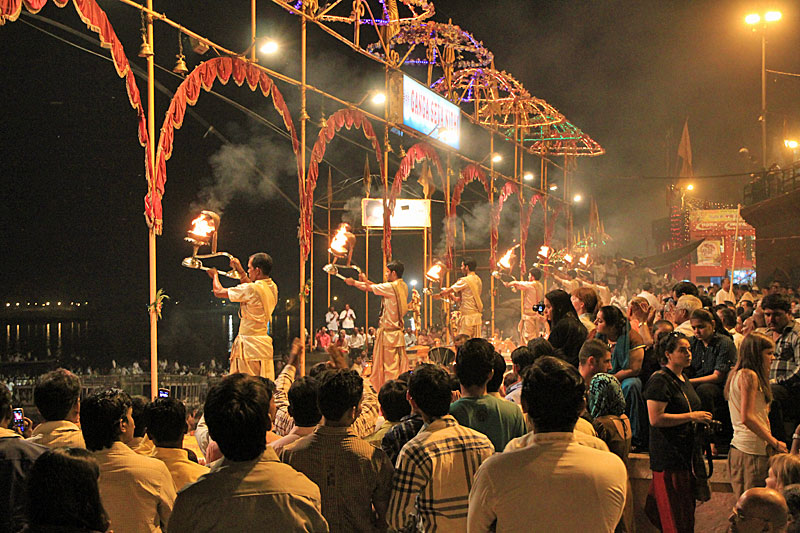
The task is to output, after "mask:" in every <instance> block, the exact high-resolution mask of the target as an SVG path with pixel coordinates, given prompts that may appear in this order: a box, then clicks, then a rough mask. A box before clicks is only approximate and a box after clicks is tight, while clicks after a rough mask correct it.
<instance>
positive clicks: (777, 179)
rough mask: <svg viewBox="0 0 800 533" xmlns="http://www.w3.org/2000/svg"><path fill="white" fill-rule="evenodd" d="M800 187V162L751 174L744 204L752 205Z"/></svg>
mask: <svg viewBox="0 0 800 533" xmlns="http://www.w3.org/2000/svg"><path fill="white" fill-rule="evenodd" d="M798 188H800V163H794V164H793V165H792V166H791V167H788V168H781V169H773V170H766V171H764V172H756V173H753V174H751V181H750V183H748V184H747V185H745V187H744V205H752V204H755V203H758V202H762V201H764V200H768V199H770V198H775V197H776V196H780V195H782V194H786V193H787V192H790V191H793V190H795V189H798Z"/></svg>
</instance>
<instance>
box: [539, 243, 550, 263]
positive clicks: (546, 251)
mask: <svg viewBox="0 0 800 533" xmlns="http://www.w3.org/2000/svg"><path fill="white" fill-rule="evenodd" d="M551 251H552V250H551V249H550V247H549V246H547V245H546V244H543V245H542V247H541V248H539V256H541V257H543V258H544V259H547V258H548V257H549V256H550V252H551Z"/></svg>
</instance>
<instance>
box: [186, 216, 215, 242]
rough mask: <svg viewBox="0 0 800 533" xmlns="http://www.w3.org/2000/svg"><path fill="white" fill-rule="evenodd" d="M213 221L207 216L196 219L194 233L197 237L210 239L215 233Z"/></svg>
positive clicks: (193, 224) (193, 226)
mask: <svg viewBox="0 0 800 533" xmlns="http://www.w3.org/2000/svg"><path fill="white" fill-rule="evenodd" d="M215 229H216V228H215V227H214V224H213V221H212V220H210V219H209V218H208V217H207V216H205V215H200V216H199V217H197V218H196V219H194V220H192V231H191V233H194V234H195V235H197V236H199V237H208V236H209V235H210V234H212V233H214V230H215Z"/></svg>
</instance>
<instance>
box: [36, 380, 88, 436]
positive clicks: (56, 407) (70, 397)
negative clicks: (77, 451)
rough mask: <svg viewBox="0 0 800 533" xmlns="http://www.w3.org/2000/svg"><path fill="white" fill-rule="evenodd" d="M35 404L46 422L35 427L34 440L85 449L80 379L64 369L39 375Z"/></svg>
mask: <svg viewBox="0 0 800 533" xmlns="http://www.w3.org/2000/svg"><path fill="white" fill-rule="evenodd" d="M33 403H34V404H36V408H37V409H38V410H39V414H40V415H42V418H44V422H42V423H41V424H39V425H38V426H36V427H35V428H34V429H33V435H32V436H31V438H30V441H31V442H35V443H37V444H41V445H43V446H47V447H48V448H86V445H85V444H84V442H83V434H82V433H81V428H80V427H78V422H79V420H80V412H81V380H80V378H78V376H76V375H75V374H73V373H72V372H70V371H69V370H65V369H63V368H59V369H57V370H53V371H52V372H48V373H47V374H44V375H43V376H41V377H40V378H39V381H38V382H37V383H36V387H35V388H34V389H33Z"/></svg>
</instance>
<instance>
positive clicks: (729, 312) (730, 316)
mask: <svg viewBox="0 0 800 533" xmlns="http://www.w3.org/2000/svg"><path fill="white" fill-rule="evenodd" d="M717 317H719V319H720V321H721V322H722V325H723V326H724V327H725V329H726V330H727V331H728V333H730V334H731V337H733V344H734V345H736V349H737V350H738V349H739V345H741V344H742V339H743V338H744V335H742V334H741V333H739V332H738V331H736V311H734V310H733V309H731V308H729V307H725V308H723V309H720V310H718V311H717Z"/></svg>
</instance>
